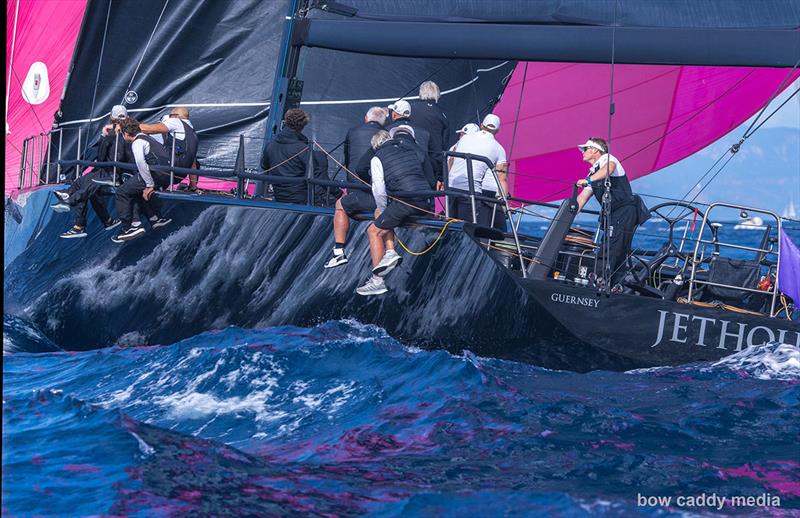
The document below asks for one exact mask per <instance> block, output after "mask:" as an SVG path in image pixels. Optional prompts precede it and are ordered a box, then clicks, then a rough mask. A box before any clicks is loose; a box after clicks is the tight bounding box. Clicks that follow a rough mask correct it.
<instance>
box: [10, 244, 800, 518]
mask: <svg viewBox="0 0 800 518" xmlns="http://www.w3.org/2000/svg"><path fill="white" fill-rule="evenodd" d="M653 235H658V231H657V230H656V231H654V232H653ZM3 330H4V336H3V348H4V361H3V375H4V388H3V488H2V496H3V503H2V509H3V514H4V515H13V516H19V515H59V516H76V515H130V516H292V515H297V516H356V515H373V516H401V515H402V516H465V517H466V516H469V517H472V516H590V515H602V516H636V515H641V516H705V515H711V514H714V515H718V514H723V515H737V516H753V515H756V516H759V515H760V516H796V515H797V513H798V509H800V446H799V445H798V437H800V350H798V349H797V348H796V347H794V346H792V345H788V344H779V343H772V344H768V345H766V346H763V347H759V348H751V349H747V350H744V351H742V352H740V353H737V354H735V355H733V356H730V357H728V358H725V359H723V360H722V361H719V362H709V363H699V364H692V365H685V366H680V367H662V368H652V369H643V370H637V371H631V372H602V371H596V372H590V373H586V374H578V373H572V372H561V371H550V370H546V369H542V368H539V367H536V366H533V365H527V364H521V363H514V362H508V361H501V360H496V359H489V358H480V357H476V356H475V355H473V354H472V353H470V352H469V351H468V350H465V351H464V352H463V353H461V354H459V355H452V354H449V353H447V352H443V351H425V350H420V349H417V348H414V347H411V346H409V345H407V344H403V343H401V342H399V341H397V340H395V339H393V338H392V337H390V336H388V335H387V334H386V333H385V332H384V331H383V330H382V329H380V328H378V327H374V326H370V325H363V324H361V323H359V322H357V321H349V320H348V321H330V322H325V323H322V324H320V325H317V326H315V327H312V328H297V327H272V328H266V329H253V330H248V329H240V328H235V327H230V328H225V329H219V330H212V331H208V332H204V333H201V334H198V335H196V336H193V337H191V338H188V339H186V340H183V341H180V342H178V343H174V344H164V345H157V344H153V345H152V346H148V347H137V348H120V347H115V346H113V345H112V344H109V345H110V346H109V347H107V348H104V349H100V350H96V351H90V352H80V353H71V352H64V351H61V350H60V348H59V345H58V344H56V343H53V342H51V341H50V340H48V339H47V338H46V337H45V336H44V334H43V333H42V332H41V331H40V330H38V329H36V328H35V327H34V326H33V325H32V324H30V323H29V322H26V321H25V320H22V319H20V318H16V317H11V316H4V321H3ZM29 351H39V352H37V353H31V352H29Z"/></svg>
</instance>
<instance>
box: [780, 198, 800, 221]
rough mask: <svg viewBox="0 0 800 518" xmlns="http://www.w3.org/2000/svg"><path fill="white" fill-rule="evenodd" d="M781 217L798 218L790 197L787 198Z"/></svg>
mask: <svg viewBox="0 0 800 518" xmlns="http://www.w3.org/2000/svg"><path fill="white" fill-rule="evenodd" d="M781 217H782V218H784V219H793V220H796V219H797V218H798V215H797V209H796V208H795V206H794V200H793V199H791V198H790V199H789V205H787V206H786V208H785V209H783V214H782V215H781Z"/></svg>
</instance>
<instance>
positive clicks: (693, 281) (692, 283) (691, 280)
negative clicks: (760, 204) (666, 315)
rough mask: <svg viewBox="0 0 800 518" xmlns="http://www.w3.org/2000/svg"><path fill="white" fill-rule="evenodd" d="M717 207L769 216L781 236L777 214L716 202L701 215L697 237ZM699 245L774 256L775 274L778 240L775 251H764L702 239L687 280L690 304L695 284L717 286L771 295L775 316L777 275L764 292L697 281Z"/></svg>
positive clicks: (699, 240) (777, 267) (772, 309)
mask: <svg viewBox="0 0 800 518" xmlns="http://www.w3.org/2000/svg"><path fill="white" fill-rule="evenodd" d="M718 207H726V208H729V209H736V210H739V211H743V210H744V211H748V212H755V213H758V214H764V215H767V216H769V217H771V218H772V219H774V220H775V222H776V224H777V232H778V236H780V234H781V218H780V216H778V214H777V213H775V212H772V211H769V210H766V209H757V208H753V207H745V206H743V205H732V204H729V203H721V202H717V203H712V204H711V205H709V206H708V209H706V212H705V214H704V215H703V221H702V223H701V224H700V233H699V234H698V235H700V236H702V235H703V230H705V227H706V224H707V222H708V221H709V217H708V216H709V214H711V212H712V210H713V209H715V208H718ZM701 244H712V245H718V246H720V247H728V248H736V249H739V250H749V251H752V252H758V253H761V254H765V255H766V254H770V255H775V256H776V257H777V260H776V262H775V271H776V272H777V271H779V269H780V265H781V248H780V239H779V240H778V246H777V248H776V249H775V250H765V249H763V248H760V247H748V246H743V245H734V244H732V243H721V242H719V241H708V240H704V239H698V240H697V241H696V242H695V246H694V253H693V255H692V274H691V276H690V278H689V295H688V297H687V299H688V301H689V302H692V297H693V295H694V292H695V291H696V289H695V285H696V284H704V285H707V286H717V287H720V288H728V289H733V290H738V291H743V292H751V293H752V292H755V293H763V294H770V293H771V294H772V302H771V304H770V309H769V316H771V317H772V316H775V315H776V312H775V305H776V303H777V300H778V290H779V286H778V282H779V281H778V279H779V276H778V275H775V284H774V285H772V289H771V290H765V291H762V290H758V289H754V288H746V287H744V286H730V285H727V284H722V283H719V282H712V281H702V280H699V279H697V277H696V274H697V265H698V264H700V261H698V259H697V254H698V251H699V249H700V245H701ZM759 264H760V262H759Z"/></svg>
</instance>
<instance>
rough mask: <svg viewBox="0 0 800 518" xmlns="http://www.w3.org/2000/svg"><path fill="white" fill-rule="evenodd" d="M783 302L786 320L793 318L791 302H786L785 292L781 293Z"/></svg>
mask: <svg viewBox="0 0 800 518" xmlns="http://www.w3.org/2000/svg"><path fill="white" fill-rule="evenodd" d="M781 304H783V310H784V311H785V312H786V320H791V319H792V314H791V313H789V303H788V302H786V297H784V296H783V293H781Z"/></svg>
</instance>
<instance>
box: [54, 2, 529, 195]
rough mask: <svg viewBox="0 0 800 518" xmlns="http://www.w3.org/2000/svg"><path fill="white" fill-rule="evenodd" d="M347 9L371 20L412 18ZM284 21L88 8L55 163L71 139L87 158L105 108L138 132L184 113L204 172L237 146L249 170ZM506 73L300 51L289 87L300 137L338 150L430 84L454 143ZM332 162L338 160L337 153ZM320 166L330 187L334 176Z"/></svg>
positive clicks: (494, 67) (244, 12) (279, 10)
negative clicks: (121, 107)
mask: <svg viewBox="0 0 800 518" xmlns="http://www.w3.org/2000/svg"><path fill="white" fill-rule="evenodd" d="M356 4H360V5H359V6H363V7H365V8H369V9H372V10H376V11H377V12H381V10H383V11H387V12H388V11H391V10H393V9H394V8H400V9H401V10H403V9H407V10H408V12H413V9H412V7H413V8H415V7H414V6H412V4H414V3H413V2H395V1H370V2H356ZM287 12H288V3H287V2H284V1H280V2H275V1H263V0H236V1H235V2H229V1H219V0H192V1H186V0H183V1H179V0H167V1H165V0H137V1H136V2H129V1H120V0H89V2H88V6H87V10H86V15H85V18H84V21H83V25H82V29H81V34H80V36H79V38H78V41H77V43H76V49H75V54H74V58H73V67H72V71H71V75H70V77H69V79H68V82H67V85H66V87H65V92H64V97H63V100H62V103H61V109H60V113H59V114H56V123H57V124H59V125H60V126H61V127H63V128H65V132H64V142H63V150H62V156H63V157H68V158H72V157H75V156H76V146H77V144H78V138H77V133H78V132H77V131H75V130H76V129H77V128H80V129H81V134H82V137H81V148H82V149H83V150H84V151H85V150H88V149H89V147H90V145H91V144H92V142H94V141H96V140H97V139H98V137H99V134H100V128H101V126H102V125H103V124H104V123H105V121H106V120H107V119H108V114H109V112H110V110H111V107H112V106H113V105H115V104H125V105H126V107H127V108H128V110H129V115H131V116H133V117H136V118H137V119H139V120H140V121H142V122H152V121H156V120H158V118H159V117H160V116H162V115H163V114H164V113H166V112H167V111H168V110H169V107H170V106H176V105H185V106H188V107H189V110H190V115H191V120H192V123H193V124H194V126H195V128H196V129H197V130H198V135H199V138H200V146H199V152H198V158H199V160H200V162H201V164H202V167H207V168H213V167H220V168H232V167H233V164H234V162H235V159H236V154H237V149H238V144H239V139H238V136H239V135H244V136H245V162H246V164H245V165H246V167H249V168H255V169H257V168H258V167H259V166H258V164H259V160H260V152H261V144H262V141H263V138H264V133H265V122H266V118H267V115H268V113H269V101H270V96H271V89H272V84H273V79H274V75H275V67H276V63H277V56H278V54H279V52H280V49H281V35H282V29H283V23H284V19H285V16H286V14H287ZM321 14H322V15H323V16H328V17H330V16H331V15H329V14H327V13H321ZM409 37H410V38H411V37H413V35H411V34H410V35H409ZM515 64H516V63H515V62H510V61H503V60H452V59H423V58H403V57H381V56H367V55H363V54H356V53H348V52H339V51H332V50H325V49H303V52H302V53H301V60H300V66H299V69H298V77H299V78H300V79H302V80H303V81H304V83H305V85H304V90H303V106H302V107H303V109H305V110H307V111H308V112H309V113H310V115H311V124H310V125H309V127H308V128H307V129H306V134H307V135H308V136H309V137H311V138H314V139H316V140H317V141H318V142H320V144H321V145H323V146H324V147H325V148H326V149H333V148H336V146H337V145H338V144H339V143H340V142H341V141H342V140H343V139H344V136H345V135H346V133H347V130H348V128H350V127H351V126H354V125H357V124H359V123H361V122H362V120H363V117H364V115H365V113H366V111H367V109H369V108H370V107H371V106H376V105H377V106H386V105H388V104H390V103H391V102H393V101H394V100H396V99H398V98H400V97H403V96H405V97H406V98H412V97H414V96H416V95H418V89H419V85H420V83H422V82H423V81H425V80H428V79H430V80H433V81H435V82H436V83H437V84H438V85H439V87H440V89H441V90H442V92H443V93H444V95H443V97H442V99H441V101H440V104H441V105H442V107H443V108H444V110H445V111H446V113H447V114H448V116H449V118H450V119H451V127H452V130H453V131H455V129H457V128H458V126H459V125H461V124H464V123H466V122H475V121H477V119H478V118H479V117H482V116H483V115H485V114H486V113H488V112H489V111H490V110H491V108H492V107H493V106H494V104H495V103H496V102H497V100H498V98H499V96H500V95H501V94H502V91H503V88H504V86H505V81H507V79H508V77H509V76H510V74H511V72H512V71H513V69H514V66H515ZM87 135H88V136H89V138H88V139H87ZM333 156H334V157H336V158H337V160H340V161H341V160H342V147H341V146H340V147H338V149H336V151H335V152H333ZM329 163H330V171H331V174H332V175H333V173H335V172H336V171H337V167H336V164H335V163H334V162H333V161H329ZM337 178H338V179H340V180H344V173H342V172H339V174H338V177H337Z"/></svg>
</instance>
